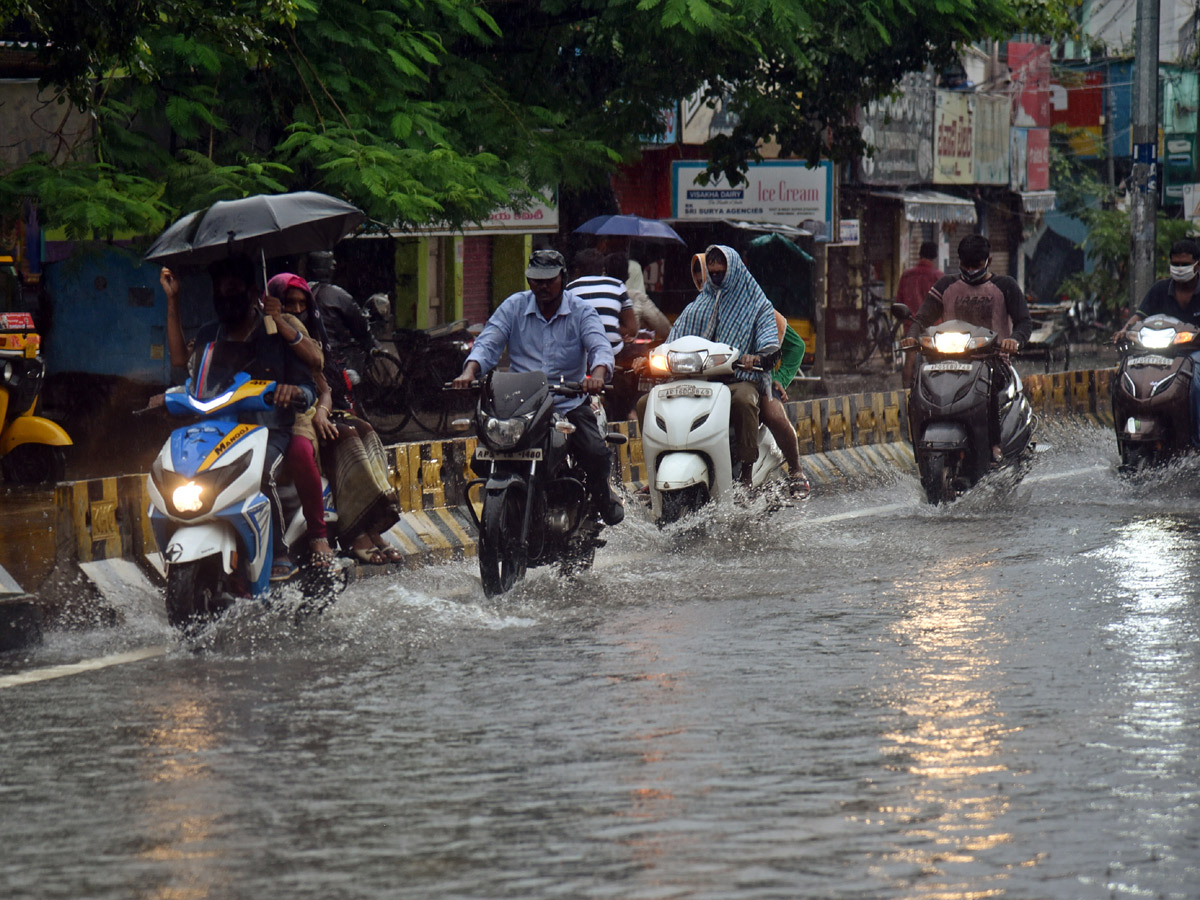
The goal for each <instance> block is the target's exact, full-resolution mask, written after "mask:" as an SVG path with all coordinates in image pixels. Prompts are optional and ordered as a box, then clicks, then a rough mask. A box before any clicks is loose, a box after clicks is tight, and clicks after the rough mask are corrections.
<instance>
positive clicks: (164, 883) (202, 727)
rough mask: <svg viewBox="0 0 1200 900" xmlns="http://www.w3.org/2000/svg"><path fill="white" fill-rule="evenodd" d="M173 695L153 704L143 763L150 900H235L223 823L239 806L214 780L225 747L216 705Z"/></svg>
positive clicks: (176, 689)
mask: <svg viewBox="0 0 1200 900" xmlns="http://www.w3.org/2000/svg"><path fill="white" fill-rule="evenodd" d="M189 686H190V682H188V681H186V680H184V681H183V682H175V683H174V684H173V685H172V694H171V695H170V696H167V697H163V696H160V695H156V696H155V697H154V698H153V700H152V701H151V714H152V715H153V717H154V719H153V724H152V725H151V726H150V727H149V728H148V729H146V731H145V732H144V734H143V736H142V739H143V743H144V751H143V759H144V763H145V767H146V771H145V773H144V780H145V783H146V788H145V790H146V802H145V805H144V807H143V809H142V815H143V821H142V822H141V824H140V827H139V828H138V829H137V833H139V834H140V835H150V836H153V837H152V838H150V839H144V840H145V841H146V846H144V848H143V849H142V850H141V851H140V853H139V854H138V855H139V856H140V857H141V858H142V859H143V860H146V861H148V862H151V863H153V864H154V867H153V871H154V876H153V877H152V878H151V879H149V881H150V884H149V885H148V886H147V887H146V889H145V890H143V891H141V892H139V894H138V896H139V897H142V898H146V900H199V898H207V897H220V896H229V889H230V887H231V885H230V884H229V878H228V867H226V866H221V865H218V864H217V860H218V858H219V857H220V856H221V853H220V852H219V851H218V850H217V849H216V847H217V846H218V844H219V836H218V834H217V830H218V827H217V826H218V822H219V821H220V820H221V819H222V818H223V817H226V816H227V815H228V811H229V810H231V809H235V808H236V799H235V798H234V797H233V796H232V793H231V792H230V791H228V790H227V789H226V788H225V786H223V785H222V783H221V782H220V781H219V780H218V779H217V778H216V777H215V775H214V772H213V769H212V766H211V765H210V756H211V754H213V753H214V752H216V751H217V749H218V747H219V745H220V743H221V737H220V728H219V727H218V724H219V723H218V722H217V717H218V715H219V713H218V712H217V707H215V706H214V704H213V703H212V702H211V699H210V698H208V697H207V696H206V695H205V694H204V693H203V692H201V691H199V690H197V691H196V692H195V693H194V694H183V693H180V692H181V691H182V690H185V689H186V688H188V687H189Z"/></svg>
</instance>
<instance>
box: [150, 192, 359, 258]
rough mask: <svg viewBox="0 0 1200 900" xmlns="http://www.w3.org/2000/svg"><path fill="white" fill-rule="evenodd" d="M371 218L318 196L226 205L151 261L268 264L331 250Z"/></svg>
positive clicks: (260, 197) (190, 218)
mask: <svg viewBox="0 0 1200 900" xmlns="http://www.w3.org/2000/svg"><path fill="white" fill-rule="evenodd" d="M365 219H366V215H365V214H364V213H363V211H362V210H360V209H359V208H358V207H357V206H354V205H353V204H350V203H347V202H346V201H344V200H338V199H337V198H335V197H330V196H329V195H328V194H321V193H318V192H316V191H298V192H296V193H293V194H257V195H255V196H253V197H243V198H242V199H241V200H221V201H219V202H217V203H214V204H213V205H212V206H210V207H208V208H207V209H200V210H196V211H195V212H191V213H188V214H187V215H186V216H184V217H183V218H182V219H180V220H179V221H178V222H176V223H175V224H174V225H172V226H170V227H169V228H168V229H167V230H166V231H164V232H163V233H162V234H161V235H159V237H158V240H156V241H155V242H154V244H153V245H152V246H151V247H150V249H149V250H148V251H146V257H145V258H146V261H147V262H156V263H160V264H162V265H167V266H181V265H190V266H203V265H207V264H208V263H211V262H215V261H216V260H219V259H225V258H227V257H229V256H233V255H236V254H246V255H248V256H255V257H258V258H260V259H264V260H265V259H266V258H267V257H272V256H285V255H288V254H292V253H305V252H308V251H311V250H328V249H330V248H332V247H333V245H334V244H336V243H337V242H338V241H340V240H341V239H342V238H344V237H345V236H346V235H347V234H349V233H350V232H351V231H353V230H354V229H355V228H357V227H358V226H359V225H360V224H361V223H362V222H363V221H364V220H365Z"/></svg>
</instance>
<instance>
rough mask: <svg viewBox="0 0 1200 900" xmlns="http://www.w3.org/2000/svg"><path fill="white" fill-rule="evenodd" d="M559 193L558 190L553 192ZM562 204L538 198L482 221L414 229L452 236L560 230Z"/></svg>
mask: <svg viewBox="0 0 1200 900" xmlns="http://www.w3.org/2000/svg"><path fill="white" fill-rule="evenodd" d="M550 196H551V197H557V191H556V192H553V193H550ZM557 233H558V207H557V206H555V205H552V204H550V203H548V202H546V201H545V200H541V199H539V200H536V201H534V203H533V204H532V205H530V206H529V208H528V209H525V210H522V211H521V212H517V211H516V210H515V209H510V208H508V207H505V208H502V209H498V210H496V211H495V212H493V213H492V214H491V215H490V216H488V218H487V219H485V220H484V221H482V222H464V223H463V226H462V228H457V229H452V228H447V227H445V225H443V226H441V227H437V226H435V227H433V228H421V229H418V230H417V231H415V232H414V234H419V235H422V236H428V237H452V236H454V235H459V234H463V235H483V234H557Z"/></svg>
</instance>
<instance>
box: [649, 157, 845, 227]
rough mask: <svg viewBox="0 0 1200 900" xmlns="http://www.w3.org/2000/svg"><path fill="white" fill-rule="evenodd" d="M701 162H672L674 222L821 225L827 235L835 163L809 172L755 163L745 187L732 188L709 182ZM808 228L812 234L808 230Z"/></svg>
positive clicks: (795, 164) (792, 165)
mask: <svg viewBox="0 0 1200 900" xmlns="http://www.w3.org/2000/svg"><path fill="white" fill-rule="evenodd" d="M707 170H708V163H707V162H705V161H703V160H691V159H688V160H679V161H676V162H673V163H672V164H671V209H672V216H673V218H676V219H745V220H747V221H751V222H775V223H778V224H781V225H793V226H795V227H797V228H802V227H805V226H804V224H803V223H805V222H820V223H824V225H825V233H826V234H828V233H829V227H830V223H831V222H832V220H833V164H832V163H830V162H822V163H821V164H820V165H819V166H817V167H816V168H813V169H810V168H808V166H807V165H806V164H805V163H804V162H802V161H800V160H770V161H768V162H760V163H751V164H750V168H749V169H748V170H747V172H746V179H747V181H746V182H745V183H742V184H739V185H737V186H733V185H731V184H730V183H729V182H728V181H727V180H726V179H725V177H724V176H723V175H716V176H714V177H713V178H712V179H711V180H710V181H709V183H708V184H701V183H700V181H699V178H700V176H701V175H703V174H704V173H705V172H706V171H707ZM809 230H810V231H811V230H813V229H811V228H809Z"/></svg>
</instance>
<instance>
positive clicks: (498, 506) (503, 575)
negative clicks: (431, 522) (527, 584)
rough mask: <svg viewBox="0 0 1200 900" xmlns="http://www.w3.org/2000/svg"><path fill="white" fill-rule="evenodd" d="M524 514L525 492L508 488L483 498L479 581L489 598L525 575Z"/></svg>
mask: <svg viewBox="0 0 1200 900" xmlns="http://www.w3.org/2000/svg"><path fill="white" fill-rule="evenodd" d="M524 516H525V491H524V490H523V489H521V488H516V487H509V488H506V489H505V490H504V491H501V492H500V493H496V494H487V495H486V496H485V497H484V498H483V515H482V516H481V517H480V524H481V527H480V530H479V546H478V554H479V580H480V581H482V582H483V593H484V596H486V597H489V598H491V597H496V596H499V595H500V594H504V593H507V592H508V591H511V590H512V589H513V587H514V586H515V585H516V584H517V582H519V581H521V579H523V578H524V577H525V568H526V559H525V552H524V550H523V549H522V548H521V524H522V520H523V519H524Z"/></svg>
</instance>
